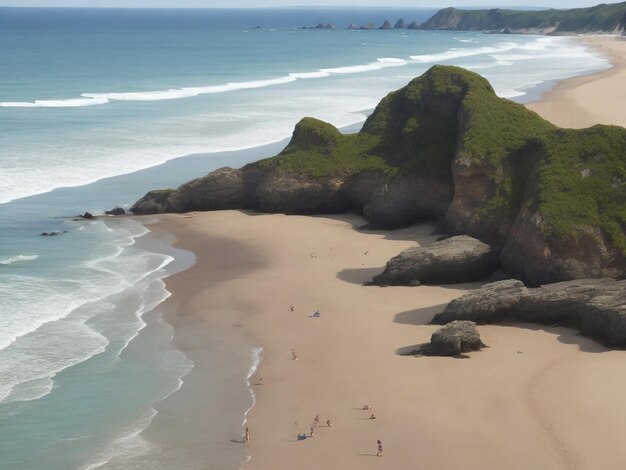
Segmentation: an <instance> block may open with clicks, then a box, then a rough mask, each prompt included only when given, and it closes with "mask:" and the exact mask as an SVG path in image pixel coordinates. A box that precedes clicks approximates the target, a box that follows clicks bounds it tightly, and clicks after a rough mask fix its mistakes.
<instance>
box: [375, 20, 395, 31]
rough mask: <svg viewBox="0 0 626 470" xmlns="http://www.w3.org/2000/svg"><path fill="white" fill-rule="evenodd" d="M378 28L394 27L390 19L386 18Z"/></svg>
mask: <svg viewBox="0 0 626 470" xmlns="http://www.w3.org/2000/svg"><path fill="white" fill-rule="evenodd" d="M378 29H393V26H391V23H390V22H389V20H385V22H384V23H383V24H382V25H381V26H380V28H378Z"/></svg>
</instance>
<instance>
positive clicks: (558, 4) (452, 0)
mask: <svg viewBox="0 0 626 470" xmlns="http://www.w3.org/2000/svg"><path fill="white" fill-rule="evenodd" d="M621 1H623V0H0V7H2V6H22V7H33V6H37V7H57V6H65V7H126V8H259V7H286V6H305V5H318V6H383V7H395V6H399V7H416V8H420V7H421V8H431V9H437V8H445V7H449V6H458V7H464V6H484V7H496V6H498V7H506V6H521V5H531V6H537V7H544V8H545V7H548V8H578V7H587V6H593V5H597V4H598V3H620V2H621Z"/></svg>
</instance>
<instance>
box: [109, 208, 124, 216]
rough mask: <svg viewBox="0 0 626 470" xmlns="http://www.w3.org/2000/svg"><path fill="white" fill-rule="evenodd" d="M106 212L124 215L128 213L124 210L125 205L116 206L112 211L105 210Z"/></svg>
mask: <svg viewBox="0 0 626 470" xmlns="http://www.w3.org/2000/svg"><path fill="white" fill-rule="evenodd" d="M104 213H105V214H106V215H124V214H126V211H125V210H124V208H123V207H114V208H113V209H111V210H110V211H105V212H104Z"/></svg>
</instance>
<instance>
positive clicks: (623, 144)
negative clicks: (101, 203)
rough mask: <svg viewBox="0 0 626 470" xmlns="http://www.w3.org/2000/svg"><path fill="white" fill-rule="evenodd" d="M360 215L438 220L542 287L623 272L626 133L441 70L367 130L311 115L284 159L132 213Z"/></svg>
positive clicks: (217, 176)
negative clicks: (583, 125)
mask: <svg viewBox="0 0 626 470" xmlns="http://www.w3.org/2000/svg"><path fill="white" fill-rule="evenodd" d="M231 208H247V209H256V210H261V211H265V212H283V213H289V214H296V213H297V214H310V213H324V212H326V213H328V212H343V211H348V210H351V211H355V212H362V213H363V215H364V217H365V218H366V219H367V221H368V223H369V225H370V226H371V227H373V228H396V227H402V226H407V225H410V224H412V223H414V222H416V221H419V220H422V219H439V220H440V225H441V226H442V227H443V228H447V231H448V232H449V233H453V234H467V235H470V236H474V237H477V238H481V239H487V240H494V241H497V242H499V243H500V244H504V245H505V246H504V249H503V251H502V254H501V263H502V265H503V266H504V268H505V269H507V270H508V271H509V272H510V273H512V274H514V275H516V276H518V277H519V278H522V279H525V280H526V281H528V282H529V283H531V284H541V283H547V282H555V281H562V280H568V279H576V278H580V277H600V276H612V277H623V276H625V275H626V259H625V254H626V235H625V233H624V232H625V228H626V130H624V129H623V128H619V127H615V126H595V127H593V128H590V129H584V130H562V129H557V128H555V127H554V126H553V125H551V124H549V123H548V122H546V121H544V120H543V119H541V118H540V117H539V116H538V115H536V114H535V113H533V112H531V111H528V110H527V109H526V108H524V107H523V106H521V105H518V104H515V103H513V102H510V101H508V100H504V99H501V98H498V97H497V96H496V95H495V93H494V92H493V89H492V88H491V86H490V85H489V83H488V82H487V81H486V80H485V79H484V78H482V77H480V76H478V75H476V74H474V73H471V72H468V71H466V70H463V69H460V68H457V67H446V66H435V67H433V68H431V69H430V70H429V71H428V72H426V73H425V74H424V75H423V76H421V77H418V78H416V79H414V80H412V81H411V82H410V83H409V84H408V85H407V86H406V87H404V88H402V89H400V90H398V91H395V92H393V93H390V94H389V95H388V96H387V97H385V98H384V99H383V100H382V101H381V103H380V104H379V105H378V106H377V108H376V110H375V111H374V112H373V113H372V115H371V116H370V117H369V118H368V119H367V121H366V122H365V124H364V126H363V129H362V130H361V132H359V133H357V134H351V135H343V134H341V133H340V132H339V131H338V130H337V129H336V128H334V127H333V126H331V125H330V124H327V123H324V122H321V121H318V120H316V119H313V118H305V119H303V120H302V121H300V123H298V125H297V126H296V128H295V130H294V133H293V137H292V139H291V141H290V143H289V145H288V146H287V147H286V148H285V149H284V150H283V151H282V152H281V153H280V154H278V155H277V156H276V157H272V158H268V159H265V160H260V161H258V162H255V163H251V164H249V165H246V166H245V167H243V168H242V169H239V170H234V169H228V168H226V169H220V170H217V171H215V172H213V173H211V174H209V175H207V176H205V177H203V178H200V179H197V180H193V181H191V182H189V183H186V184H184V185H182V186H181V187H180V188H178V189H177V190H169V191H154V192H150V193H148V194H147V195H146V196H145V197H144V198H142V199H141V200H140V201H138V202H137V203H136V204H135V205H134V206H133V208H132V209H131V210H132V211H133V212H134V213H154V212H164V211H176V212H182V211H190V210H216V209H231Z"/></svg>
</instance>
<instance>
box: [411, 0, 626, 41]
mask: <svg viewBox="0 0 626 470" xmlns="http://www.w3.org/2000/svg"><path fill="white" fill-rule="evenodd" d="M625 14H626V2H623V3H613V4H608V5H606V4H600V5H596V6H594V7H590V8H574V9H570V10H555V9H550V10H540V11H520V10H506V9H499V8H498V9H491V10H460V9H457V8H444V9H443V10H440V11H438V12H437V13H436V14H435V15H434V16H433V17H431V18H430V19H429V20H428V21H426V22H425V23H422V24H421V25H420V29H451V30H468V31H484V30H504V29H508V30H512V31H524V30H527V31H547V32H552V29H554V31H553V32H555V33H559V32H563V33H572V32H574V33H588V32H598V31H604V32H613V31H615V30H619V29H624V27H625V26H626V24H624V19H623V18H624V15H625Z"/></svg>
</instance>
